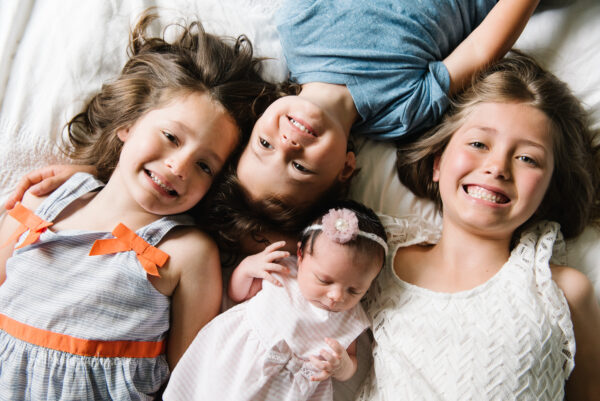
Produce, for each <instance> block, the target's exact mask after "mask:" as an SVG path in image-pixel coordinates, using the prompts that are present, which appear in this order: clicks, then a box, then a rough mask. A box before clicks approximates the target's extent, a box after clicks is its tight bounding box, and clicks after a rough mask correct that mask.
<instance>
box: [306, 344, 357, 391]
mask: <svg viewBox="0 0 600 401" xmlns="http://www.w3.org/2000/svg"><path fill="white" fill-rule="evenodd" d="M325 342H326V343H327V345H329V347H330V348H331V351H328V350H325V349H322V350H321V353H320V354H319V356H314V355H311V356H310V357H309V358H310V362H311V363H312V364H313V366H314V367H315V368H317V369H320V370H321V372H319V373H317V374H316V375H313V376H312V377H311V378H310V379H311V380H312V381H323V380H326V379H328V378H329V377H331V376H333V377H339V376H340V375H342V374H343V373H344V372H345V371H346V370H347V369H348V368H351V366H352V362H351V360H350V356H349V355H348V352H347V351H346V349H344V347H342V346H341V345H340V343H339V342H337V341H336V340H334V339H332V338H325Z"/></svg>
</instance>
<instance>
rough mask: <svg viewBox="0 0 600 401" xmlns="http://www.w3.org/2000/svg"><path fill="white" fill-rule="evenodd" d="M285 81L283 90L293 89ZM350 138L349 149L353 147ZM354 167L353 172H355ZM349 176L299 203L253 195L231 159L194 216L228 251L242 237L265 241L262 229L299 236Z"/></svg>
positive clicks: (342, 191)
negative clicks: (241, 179) (243, 182)
mask: <svg viewBox="0 0 600 401" xmlns="http://www.w3.org/2000/svg"><path fill="white" fill-rule="evenodd" d="M293 90H295V89H293V88H292V89H290V88H289V87H287V85H284V88H282V90H281V91H282V93H283V94H284V93H286V92H288V93H289V91H293ZM353 149H354V147H353V143H352V141H349V142H348V151H354V150H353ZM358 171H359V170H358V169H357V170H355V172H354V173H353V176H354V175H355V174H356V173H358ZM349 183H350V180H347V181H345V182H340V181H336V183H334V184H333V185H332V186H331V187H330V188H329V189H327V190H326V191H325V192H323V193H322V194H320V195H319V196H317V197H316V199H315V200H314V201H313V202H310V203H308V204H300V205H299V204H298V202H294V201H293V199H292V200H288V199H281V198H278V197H276V196H271V197H268V198H265V199H252V196H251V195H250V194H249V193H248V191H247V190H246V189H245V188H244V186H243V185H242V183H241V182H240V180H239V179H238V177H237V174H236V163H233V162H232V163H230V164H229V166H228V168H227V169H223V174H221V176H220V177H219V179H217V180H216V182H215V183H214V184H213V186H212V187H211V189H210V190H209V192H208V194H207V195H206V196H205V197H204V199H203V201H202V203H201V206H202V210H199V211H198V212H196V213H195V217H196V219H197V221H198V222H199V224H200V225H201V226H202V228H203V229H204V230H205V231H207V232H209V233H210V234H211V235H212V237H213V238H214V239H215V240H216V241H217V243H218V244H219V247H220V248H221V249H222V250H224V251H226V252H229V253H240V243H241V242H243V239H244V238H251V239H252V240H254V241H255V242H259V243H265V244H267V242H266V240H265V239H264V233H278V234H282V235H284V236H286V237H297V238H299V236H300V233H301V232H302V230H303V229H304V227H306V226H307V225H308V224H309V223H310V222H311V221H312V220H313V219H314V218H315V216H317V215H318V214H319V213H320V212H321V209H322V207H323V205H328V204H331V203H332V202H335V201H337V200H340V199H344V198H345V197H346V196H347V194H348V188H349Z"/></svg>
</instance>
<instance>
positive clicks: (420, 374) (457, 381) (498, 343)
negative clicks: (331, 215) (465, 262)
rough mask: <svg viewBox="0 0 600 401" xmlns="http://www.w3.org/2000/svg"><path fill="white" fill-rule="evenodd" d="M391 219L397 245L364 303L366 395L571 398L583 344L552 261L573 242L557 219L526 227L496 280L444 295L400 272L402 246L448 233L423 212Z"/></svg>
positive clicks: (362, 396) (390, 229)
mask: <svg viewBox="0 0 600 401" xmlns="http://www.w3.org/2000/svg"><path fill="white" fill-rule="evenodd" d="M383 221H384V224H385V226H386V229H387V230H388V232H389V235H390V246H391V249H392V250H393V251H392V252H390V255H389V257H388V260H387V264H386V267H385V268H384V270H383V271H382V273H381V275H380V276H379V277H378V279H377V280H376V282H375V283H374V285H373V286H372V288H371V290H370V291H369V293H368V295H367V300H366V303H365V304H366V306H367V313H368V314H369V315H370V316H371V318H372V319H373V335H374V346H373V358H374V363H373V370H372V372H371V373H370V377H369V378H368V379H367V380H366V382H365V383H364V384H363V387H362V389H361V391H360V392H359V395H358V398H357V399H358V400H363V401H364V400H395V399H402V400H423V399H428V400H429V399H431V400H490V399H502V400H504V399H516V400H530V399H544V400H556V401H559V400H562V398H563V396H564V389H563V387H564V382H565V379H566V378H567V377H568V375H569V373H570V372H571V370H572V368H573V356H574V351H575V341H574V334H573V330H572V324H571V321H570V313H569V308H568V304H567V303H566V300H565V298H564V295H563V294H562V292H561V291H560V289H558V287H557V286H556V284H555V283H554V281H552V276H551V272H550V267H549V265H548V262H549V260H550V258H551V255H552V252H553V249H555V248H556V249H557V253H558V254H559V255H560V249H561V248H562V247H563V246H564V244H563V242H564V241H563V240H562V236H561V235H560V231H559V226H558V224H556V223H549V222H543V223H540V224H539V225H537V226H535V227H532V228H531V229H529V230H527V231H526V232H525V233H524V234H523V235H522V237H521V239H520V242H519V243H518V244H517V246H516V247H515V248H514V249H513V251H512V252H511V255H510V257H509V260H508V261H507V262H506V263H505V264H504V266H503V267H502V268H501V269H500V271H499V272H498V273H496V274H495V275H494V276H493V277H492V278H491V279H489V280H488V281H487V282H485V283H483V284H481V285H479V286H477V287H475V288H472V289H470V290H467V291H461V292H457V293H439V292H435V291H431V290H428V289H425V288H421V287H417V286H415V285H412V284H410V283H407V282H404V281H402V280H401V279H400V278H398V276H397V275H396V274H395V272H394V270H393V260H394V256H395V253H396V250H397V249H398V248H399V247H400V246H407V245H412V244H418V243H428V242H429V243H430V242H435V241H437V238H439V237H438V233H439V230H436V228H435V227H431V226H428V225H427V223H426V222H425V221H419V219H418V218H409V219H396V218H384V219H383ZM415 224H416V226H415Z"/></svg>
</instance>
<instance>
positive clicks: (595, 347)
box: [552, 266, 600, 400]
mask: <svg viewBox="0 0 600 401" xmlns="http://www.w3.org/2000/svg"><path fill="white" fill-rule="evenodd" d="M552 278H553V279H554V281H556V283H557V284H558V286H559V287H560V288H561V289H562V291H563V292H564V294H565V297H566V298H567V302H568V303H569V309H570V311H571V320H572V321H573V329H574V331H575V342H576V346H577V350H576V353H575V369H574V370H573V372H572V373H571V376H570V377H569V380H568V381H567V399H569V400H591V399H595V398H594V397H597V396H598V394H600V382H599V381H598V372H600V336H599V335H598V333H600V305H598V301H597V299H596V296H595V294H594V288H593V286H592V284H591V283H590V281H589V280H588V278H587V277H586V276H585V275H584V274H583V273H581V272H579V271H578V270H575V269H572V268H568V267H564V266H556V267H553V268H552Z"/></svg>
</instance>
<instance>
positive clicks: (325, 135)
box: [237, 96, 354, 205]
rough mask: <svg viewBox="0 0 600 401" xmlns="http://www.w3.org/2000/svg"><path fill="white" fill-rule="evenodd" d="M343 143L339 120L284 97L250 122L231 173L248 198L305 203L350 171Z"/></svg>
mask: <svg viewBox="0 0 600 401" xmlns="http://www.w3.org/2000/svg"><path fill="white" fill-rule="evenodd" d="M346 147H347V133H345V132H344V130H343V129H342V128H341V125H340V124H339V122H337V121H336V120H335V119H333V118H332V117H331V116H330V115H329V114H328V113H327V112H326V111H324V110H323V109H322V108H321V107H319V106H318V105H316V104H315V103H312V102H310V101H308V100H306V99H304V98H301V97H298V96H286V97H283V98H281V99H278V100H277V101H275V102H274V103H273V104H272V105H270V106H269V107H268V108H267V110H266V111H265V113H264V114H263V115H262V116H261V117H260V119H259V120H258V121H257V122H256V124H255V125H254V129H253V130H252V135H251V137H250V141H249V143H248V145H247V146H246V148H245V149H244V152H243V153H242V156H241V158H240V160H239V163H238V166H237V176H238V178H239V180H240V182H241V184H242V186H243V187H244V188H245V189H246V190H247V191H248V192H249V193H250V196H251V197H252V198H253V199H265V198H267V197H269V196H275V197H277V198H279V199H283V200H285V201H287V202H294V203H295V204H298V205H304V204H308V203H311V202H312V201H314V200H315V199H317V197H318V196H319V195H320V194H322V193H323V192H324V191H325V190H327V189H328V188H330V187H331V186H332V185H333V184H334V182H335V181H336V180H340V181H344V180H347V179H348V178H349V177H350V176H351V175H352V172H353V170H354V154H352V153H347V152H346ZM350 159H351V160H350Z"/></svg>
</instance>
